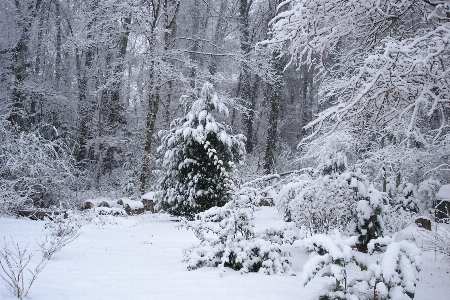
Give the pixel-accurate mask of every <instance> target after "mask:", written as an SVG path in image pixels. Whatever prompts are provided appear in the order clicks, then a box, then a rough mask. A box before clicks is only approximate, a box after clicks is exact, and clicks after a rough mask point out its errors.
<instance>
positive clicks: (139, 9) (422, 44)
mask: <svg viewBox="0 0 450 300" xmlns="http://www.w3.org/2000/svg"><path fill="white" fill-rule="evenodd" d="M449 118H450V3H449V1H448V0H285V1H280V0H183V1H181V0H0V215H1V216H3V215H5V216H8V217H9V216H12V215H17V213H20V211H21V210H22V211H23V209H24V208H27V209H29V210H28V211H30V210H31V211H32V212H35V211H36V210H41V212H42V211H43V210H45V211H48V210H50V211H53V212H55V211H57V210H64V211H65V212H66V213H67V214H66V215H65V218H64V217H63V215H62V214H61V215H59V216H57V217H55V215H51V218H52V219H51V220H48V219H47V223H46V224H45V229H48V230H50V233H49V234H47V235H46V236H45V240H44V241H41V242H40V243H39V242H38V245H39V247H40V248H41V252H42V261H41V262H40V263H39V264H38V265H37V267H36V268H35V269H30V268H26V266H27V264H28V262H29V261H30V259H31V256H32V255H31V254H30V256H29V258H27V256H26V255H25V251H21V248H20V247H19V244H18V243H17V244H16V243H15V242H14V241H13V237H12V236H11V243H10V244H8V242H7V241H6V239H5V240H4V245H3V250H2V249H1V247H0V266H1V267H2V270H3V271H2V272H0V276H1V277H2V278H3V279H4V281H5V282H6V283H7V284H8V285H9V286H8V288H9V289H10V290H11V291H12V292H13V294H14V295H15V296H17V298H20V299H22V298H23V297H25V296H26V295H27V293H28V290H29V287H30V286H31V284H32V283H33V282H34V280H35V279H36V276H37V275H38V274H39V273H40V272H41V271H42V270H43V268H44V267H45V265H46V264H47V261H48V260H50V258H51V256H52V255H53V254H55V253H56V252H59V251H60V250H61V249H62V248H63V246H66V245H67V244H68V243H71V242H73V241H74V240H75V239H76V238H77V237H78V236H79V234H80V233H79V231H78V230H79V229H80V228H81V227H82V226H91V227H90V228H91V232H88V233H87V234H92V232H95V229H92V228H94V227H93V226H94V225H95V224H100V226H104V225H105V224H106V222H107V221H108V220H111V219H108V217H120V216H122V217H126V218H127V217H128V215H132V214H133V213H134V212H133V211H134V210H132V209H136V213H137V212H139V213H144V204H143V203H141V202H140V201H137V200H140V198H141V196H142V195H143V194H146V193H147V192H150V191H152V193H151V195H152V197H153V198H152V199H151V200H154V201H155V202H156V206H155V208H156V210H157V211H159V212H160V214H150V213H149V214H148V215H147V216H143V217H142V218H140V219H138V218H136V219H135V220H136V223H134V225H131V226H128V225H127V228H128V227H129V228H132V227H133V229H132V230H135V228H134V227H135V226H136V225H137V224H138V222H140V223H141V224H147V225H148V224H154V225H155V224H157V225H156V227H155V228H160V227H158V226H165V227H161V228H165V230H166V231H167V232H172V231H171V230H172V229H173V228H172V227H173V226H171V225H170V224H171V223H169V222H166V221H167V220H174V219H171V218H176V219H175V220H176V221H180V223H179V224H180V225H179V226H178V227H177V228H183V227H184V228H187V229H188V230H192V232H193V233H194V235H195V238H197V239H198V243H197V244H196V245H193V246H191V247H190V248H185V249H184V251H183V262H185V263H186V265H187V269H188V270H194V269H199V268H201V267H218V268H219V269H220V272H221V273H220V274H222V273H223V272H225V269H226V268H227V269H229V268H231V269H234V270H236V271H239V272H240V273H248V272H260V273H265V274H281V273H287V274H290V275H296V272H297V273H298V274H301V275H302V281H301V282H302V283H303V284H304V285H307V284H309V282H310V281H311V280H313V279H314V278H315V277H320V276H326V277H331V278H332V280H331V281H328V283H330V284H329V285H327V287H326V289H325V290H324V291H321V292H320V293H319V292H318V291H317V293H315V294H314V295H315V296H317V299H341V300H342V299H412V298H414V294H415V292H416V285H418V283H419V282H420V283H422V284H425V283H424V282H423V279H421V278H426V277H422V276H421V277H419V275H418V274H419V273H418V272H419V271H420V268H421V267H420V265H421V260H422V258H421V256H422V254H421V253H425V254H426V255H427V256H426V257H428V258H429V256H430V255H431V250H432V251H433V253H434V259H435V260H436V257H437V255H438V254H439V255H443V256H444V257H446V258H447V259H448V257H449V256H450V246H449V245H450V230H449V229H450V228H449V227H448V221H449V219H450V218H449V216H450V212H449V210H450V202H448V201H447V202H446V200H445V199H447V198H445V197H448V195H447V194H446V193H450V186H449V185H446V184H449V181H450V162H449V159H450V123H449ZM443 185H446V186H443ZM441 187H442V188H441ZM439 189H441V191H442V192H441V191H440V192H439V195H442V197H444V198H441V200H442V201H441V200H439V201H441V202H436V193H437V192H438V190H439ZM153 192H154V193H153ZM148 194H149V193H147V195H148ZM99 196H102V197H104V198H102V199H103V200H104V199H106V200H108V201H109V202H108V201H106V200H104V201H102V202H101V203H95V204H96V205H97V204H98V206H97V207H94V206H95V205H94V204H93V203H91V202H84V204H83V206H81V205H82V203H83V201H85V200H92V199H98V198H96V197H99ZM118 199H119V200H118ZM144 200H145V199H144ZM449 201H450V200H449ZM146 203H147V204H148V203H150V202H146ZM87 204H89V206H88V205H87ZM147 204H145V205H147ZM152 204H153V202H152ZM261 205H267V206H275V207H274V208H272V207H271V208H268V209H267V210H264V211H263V210H262V209H260V208H258V207H259V206H261ZM439 205H441V206H440V207H439ZM81 207H83V208H93V209H91V210H86V211H84V212H80V210H79V209H80V208H81ZM258 209H259V211H260V212H261V211H263V212H265V213H268V212H271V211H273V212H276V213H278V219H277V221H279V222H278V224H279V225H280V224H281V225H280V226H278V227H270V228H265V229H263V230H259V231H258V230H256V227H255V223H254V212H255V211H258ZM151 210H153V206H152V208H151ZM152 212H154V211H152ZM149 216H150V217H149ZM146 217H148V218H147V219H146ZM273 219H274V218H272V217H266V218H265V219H264V220H265V221H264V222H266V221H267V222H271V221H273ZM123 220H125V218H123ZM0 221H1V222H3V224H13V223H14V222H17V223H14V224H19V222H22V221H23V220H16V219H13V218H3V217H2V218H1V219H0ZM28 222H31V221H28ZM113 222H116V221H113ZM121 222H122V224H126V222H127V221H121ZM446 222H447V223H446ZM414 223H416V224H418V225H420V226H422V227H423V228H418V226H416V224H414ZM29 224H30V223H23V225H21V226H24V227H23V228H25V227H26V226H31V225H29ZM89 224H90V225H89ZM114 224H118V223H114ZM161 224H163V225H161ZM164 224H165V225H164ZM431 224H433V228H432V226H431ZM33 226H34V225H33ZM152 226H153V225H152ZM13 227H14V226H10V228H13ZM150 227H151V226H150ZM142 228H143V227H140V226H137V229H136V230H142ZM155 228H153V230H159V229H155ZM13 229H15V228H13ZM432 229H433V230H432ZM166 231H165V232H166ZM17 232H18V233H19V235H20V230H19V231H17ZM17 232H16V233H17ZM148 232H149V231H148ZM148 232H147V231H145V235H146V238H147V235H148V236H149V235H150V234H149V233H148ZM402 232H403V233H402ZM405 232H406V233H405ZM155 234H156V233H155ZM171 235H172V236H171V237H170V236H166V235H165V234H164V239H162V240H164V242H170V241H171V238H173V237H174V236H175V235H174V234H173V232H172V233H171ZM186 236H187V235H186ZM151 237H153V235H151ZM178 237H179V236H178V235H177V243H178ZM133 238H134V235H133ZM148 238H150V237H148ZM23 239H25V238H23ZM130 239H131V238H130ZM94 240H95V239H85V240H84V243H87V242H86V241H89V243H92V244H94V243H97V244H98V245H100V244H101V242H102V241H95V242H94ZM110 240H117V245H119V246H121V247H123V246H127V245H125V244H124V243H123V240H121V239H117V238H114V239H113V238H111V239H110ZM294 243H296V244H295V245H294ZM144 244H145V245H151V244H152V243H150V242H148V241H145V242H142V243H141V244H140V245H141V246H142V245H144ZM169 244H170V243H168V244H165V245H169ZM80 245H81V244H80ZM177 245H178V244H177ZM89 246H91V245H90V244H89ZM133 247H134V246H133ZM136 247H138V246H136ZM148 247H150V246H148ZM166 247H167V249H169V248H170V250H173V249H175V248H173V247H172V246H166ZM420 247H421V249H419V248H420ZM87 248H89V249H91V248H92V249H93V248H94V247H93V246H91V247H87ZM299 248H302V249H304V250H305V251H306V252H310V253H311V254H307V255H303V254H302V253H300V250H299ZM101 249H106V250H107V249H108V248H107V247H106V246H105V247H104V245H103V244H102V245H101ZM286 249H288V250H289V251H292V253H293V254H294V255H296V258H295V259H293V260H291V259H290V253H289V252H288V251H285V250H286ZM80 251H81V250H80ZM83 251H84V250H83ZM102 251H103V250H102ZM154 251H156V250H154ZM158 251H159V252H158V253H160V252H165V251H161V248H159V250H158ZM421 251H423V252H421ZM102 253H103V252H102ZM155 253H156V252H155ZM78 254H79V255H84V252H79V253H78ZM102 255H103V254H102ZM120 255H121V256H123V255H122V253H120ZM146 255H147V252H146ZM180 255H181V253H180ZM301 255H303V257H301ZM86 256H87V255H86ZM125 256H126V255H125ZM79 257H80V260H84V258H83V259H81V256H79ZM83 257H84V256H83ZM131 257H132V258H133V257H134V255H131ZM306 257H308V258H307V260H306V261H303V262H304V265H303V271H302V272H298V271H296V270H298V266H294V268H293V267H292V266H293V264H298V263H299V262H300V261H301V260H302V259H303V260H304V259H305V258H306ZM152 258H154V257H152ZM27 259H28V260H27ZM117 260H118V259H117ZM154 260H155V261H156V260H158V259H154ZM140 265H141V264H140ZM142 265H145V264H142ZM427 267H429V266H427ZM177 268H178V267H177ZM433 268H434V269H433ZM157 269H158V272H160V271H161V272H163V271H167V270H163V269H161V267H160V266H159V267H158V268H157ZM25 270H28V271H29V272H30V273H31V277H30V278H31V279H30V283H29V286H28V289H24V280H23V278H24V277H23V276H24V275H23V274H24V273H26V271H25ZM121 270H122V269H121ZM428 270H429V271H430V272H432V273H433V274H434V273H435V272H438V270H441V266H439V267H429V268H428ZM443 270H444V269H443ZM0 271H1V270H0ZM152 272H153V271H152ZM442 272H443V271H442ZM432 273H430V274H432ZM58 274H59V273H58ZM196 274H197V275H198V274H202V273H196ZM209 274H210V273H208V276H209ZM318 274H319V275H320V276H319V275H318ZM436 274H439V273H436ZM447 274H448V271H447ZM316 275H317V276H316ZM444 275H445V274H444ZM21 276H22V277H21ZM58 276H59V275H58ZM21 278H22V279H21ZM177 278H178V277H177ZM208 278H209V277H208ZM258 280H259V279H258ZM439 280H441V278H439ZM443 280H444V279H443ZM111 282H115V281H111ZM436 282H437V281H436ZM444 283H445V282H444ZM439 284H441V283H440V282H439ZM123 285H124V286H126V284H123ZM145 285H147V283H146V284H145ZM313 285H314V284H313ZM433 285H434V283H433ZM423 286H424V285H423ZM96 288H97V286H96ZM158 289H159V288H158ZM136 290H137V289H136ZM189 290H193V289H189ZM434 290H435V288H434V287H433V288H432V289H431V288H430V289H429V290H423V291H422V293H423V294H427V296H428V297H431V296H429V294H428V292H429V291H434ZM168 297H169V296H168Z"/></svg>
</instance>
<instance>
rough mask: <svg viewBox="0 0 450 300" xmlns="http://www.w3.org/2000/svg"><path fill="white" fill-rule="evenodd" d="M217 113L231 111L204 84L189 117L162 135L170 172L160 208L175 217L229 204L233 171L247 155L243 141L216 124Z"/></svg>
mask: <svg viewBox="0 0 450 300" xmlns="http://www.w3.org/2000/svg"><path fill="white" fill-rule="evenodd" d="M214 113H220V114H222V115H224V116H225V117H227V116H228V109H227V107H226V106H225V105H224V103H223V102H221V101H220V100H219V98H218V96H217V94H215V93H214V91H213V85H212V84H211V83H209V82H207V83H205V84H204V86H203V88H202V91H201V94H200V98H199V99H198V100H196V101H194V102H193V103H192V106H191V108H190V110H189V111H188V113H187V115H186V116H184V117H182V118H179V119H176V120H174V121H173V122H172V123H171V125H170V127H171V128H170V130H168V131H162V132H160V136H161V141H162V143H161V146H160V147H159V148H158V151H159V152H161V153H164V158H163V162H162V165H163V167H165V168H166V171H165V172H164V175H163V176H162V178H161V180H160V182H159V190H160V193H159V194H158V203H157V207H158V208H159V209H160V210H164V211H166V212H168V213H170V214H172V215H175V216H184V217H186V218H188V219H193V217H194V215H195V214H197V213H199V212H202V211H205V210H207V209H209V208H211V207H214V206H223V205H224V204H225V203H227V202H228V201H229V200H230V189H231V177H230V171H232V169H233V168H234V164H235V163H237V162H239V161H241V160H242V159H243V157H244V154H245V146H244V142H245V137H244V136H243V135H231V134H230V133H231V127H230V126H228V125H226V124H224V123H222V122H216V120H215V118H214Z"/></svg>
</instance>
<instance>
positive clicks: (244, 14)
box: [239, 0, 256, 153]
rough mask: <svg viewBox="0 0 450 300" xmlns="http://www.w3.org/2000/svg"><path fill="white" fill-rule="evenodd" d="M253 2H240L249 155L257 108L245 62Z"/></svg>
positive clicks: (243, 80)
mask: <svg viewBox="0 0 450 300" xmlns="http://www.w3.org/2000/svg"><path fill="white" fill-rule="evenodd" d="M251 3H252V1H248V0H240V2H239V29H240V33H241V36H240V44H241V45H240V46H241V54H242V55H243V61H242V63H241V74H240V79H241V82H240V91H241V94H240V96H241V98H242V100H244V102H245V103H246V105H247V106H249V108H250V109H251V110H250V111H249V113H248V114H245V115H244V125H245V127H246V131H247V142H246V145H245V146H246V150H247V153H253V122H254V119H255V114H254V108H255V106H256V96H255V95H254V93H253V89H252V77H251V73H250V69H249V67H248V65H247V63H246V62H245V59H246V58H247V56H248V55H249V54H250V51H251V42H250V29H249V18H250V16H249V12H250V6H251Z"/></svg>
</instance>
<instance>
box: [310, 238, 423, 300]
mask: <svg viewBox="0 0 450 300" xmlns="http://www.w3.org/2000/svg"><path fill="white" fill-rule="evenodd" d="M357 242H358V237H356V236H354V237H350V238H347V239H343V238H342V237H341V236H340V235H339V234H338V233H335V234H334V235H330V236H326V235H315V236H312V237H310V238H306V239H304V240H302V241H301V244H302V245H303V246H304V247H305V248H306V249H307V250H308V251H310V252H312V257H311V258H310V260H309V261H307V262H306V264H305V265H304V267H303V283H304V285H306V284H308V282H309V281H310V280H312V279H313V278H314V277H316V276H317V275H318V274H319V272H321V271H322V276H325V277H331V278H333V279H334V280H333V284H332V286H331V287H330V289H329V290H324V291H322V293H321V295H320V297H319V299H347V300H349V299H352V300H353V299H354V300H360V299H377V300H381V299H412V298H414V293H415V287H416V284H417V282H418V272H419V270H420V264H421V259H420V250H419V249H418V248H417V247H416V246H415V245H414V244H411V243H409V242H407V241H401V242H398V243H397V242H394V241H393V238H390V237H385V238H378V239H376V240H372V241H370V243H368V248H369V253H367V254H364V253H361V252H356V251H355V250H353V248H352V247H354V246H355V245H356V244H357ZM375 249H376V250H378V251H381V252H382V253H381V254H378V253H374V250H375ZM383 252H384V253H383Z"/></svg>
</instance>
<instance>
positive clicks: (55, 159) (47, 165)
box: [0, 117, 74, 213]
mask: <svg viewBox="0 0 450 300" xmlns="http://www.w3.org/2000/svg"><path fill="white" fill-rule="evenodd" d="M73 163H74V161H73V158H72V157H71V155H70V151H69V150H68V147H67V145H66V144H65V143H64V142H63V141H62V140H55V141H49V140H46V139H44V138H43V137H41V136H40V135H39V133H38V132H18V131H17V130H16V129H15V128H13V127H12V126H11V124H10V123H9V122H8V121H6V120H4V119H2V118H1V117H0V213H1V212H2V211H3V212H4V213H8V212H11V211H13V210H17V209H18V208H19V207H21V206H22V205H24V204H33V205H35V206H44V207H48V206H50V205H52V204H56V203H57V200H59V199H58V197H59V196H60V195H61V194H62V193H63V192H64V191H66V190H67V186H68V185H70V181H71V180H72V179H73V171H74V166H73Z"/></svg>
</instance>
